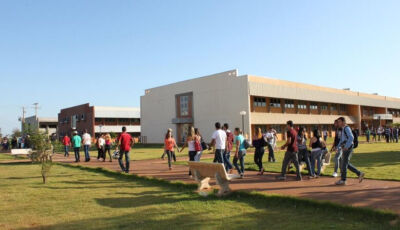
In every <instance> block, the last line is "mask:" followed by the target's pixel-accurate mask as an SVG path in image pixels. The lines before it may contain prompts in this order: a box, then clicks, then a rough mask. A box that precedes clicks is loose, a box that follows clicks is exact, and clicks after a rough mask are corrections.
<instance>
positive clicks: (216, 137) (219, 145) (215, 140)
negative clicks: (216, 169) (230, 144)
mask: <svg viewBox="0 0 400 230" xmlns="http://www.w3.org/2000/svg"><path fill="white" fill-rule="evenodd" d="M215 129H216V130H215V131H214V133H213V134H212V136H211V138H212V141H211V144H210V148H211V147H214V154H215V155H214V162H218V163H224V158H223V156H222V155H223V153H224V152H225V146H226V133H225V132H224V131H223V130H222V129H221V124H220V123H219V122H217V123H215Z"/></svg>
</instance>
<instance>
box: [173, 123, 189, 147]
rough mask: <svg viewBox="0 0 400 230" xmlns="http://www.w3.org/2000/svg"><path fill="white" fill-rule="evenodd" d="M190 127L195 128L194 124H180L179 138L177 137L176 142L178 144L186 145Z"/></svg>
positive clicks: (178, 129) (178, 128)
mask: <svg viewBox="0 0 400 230" xmlns="http://www.w3.org/2000/svg"><path fill="white" fill-rule="evenodd" d="M190 126H193V124H191V123H188V124H178V125H177V135H178V137H177V139H176V141H177V142H178V143H184V142H185V140H186V137H187V135H188V132H189V127H190Z"/></svg>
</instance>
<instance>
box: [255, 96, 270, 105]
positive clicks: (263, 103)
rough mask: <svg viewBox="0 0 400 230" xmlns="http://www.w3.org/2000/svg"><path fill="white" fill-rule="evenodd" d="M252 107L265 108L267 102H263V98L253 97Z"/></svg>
mask: <svg viewBox="0 0 400 230" xmlns="http://www.w3.org/2000/svg"><path fill="white" fill-rule="evenodd" d="M253 105H254V107H266V106H267V102H266V100H265V97H254V103H253Z"/></svg>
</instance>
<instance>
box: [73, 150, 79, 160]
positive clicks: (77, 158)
mask: <svg viewBox="0 0 400 230" xmlns="http://www.w3.org/2000/svg"><path fill="white" fill-rule="evenodd" d="M79 150H80V148H79V147H75V148H74V153H75V161H76V162H78V161H80V153H79Z"/></svg>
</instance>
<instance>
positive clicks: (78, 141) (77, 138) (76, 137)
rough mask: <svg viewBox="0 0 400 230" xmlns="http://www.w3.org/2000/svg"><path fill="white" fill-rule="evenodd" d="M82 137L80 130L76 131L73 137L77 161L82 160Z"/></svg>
mask: <svg viewBox="0 0 400 230" xmlns="http://www.w3.org/2000/svg"><path fill="white" fill-rule="evenodd" d="M81 142H82V138H81V137H80V136H79V135H78V132H77V131H75V132H74V136H73V137H72V144H73V146H74V153H75V162H80V161H81V160H80V153H79V150H80V148H81Z"/></svg>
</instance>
